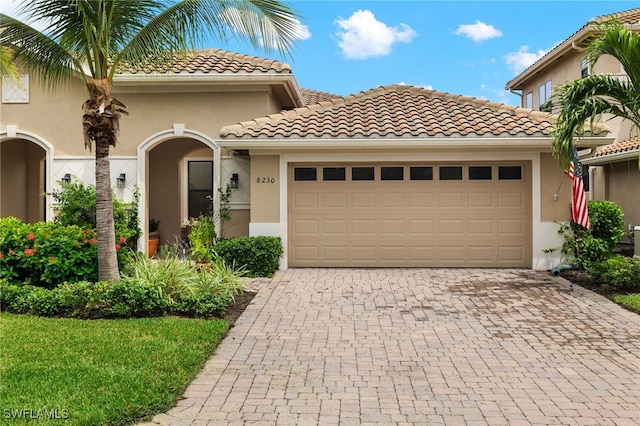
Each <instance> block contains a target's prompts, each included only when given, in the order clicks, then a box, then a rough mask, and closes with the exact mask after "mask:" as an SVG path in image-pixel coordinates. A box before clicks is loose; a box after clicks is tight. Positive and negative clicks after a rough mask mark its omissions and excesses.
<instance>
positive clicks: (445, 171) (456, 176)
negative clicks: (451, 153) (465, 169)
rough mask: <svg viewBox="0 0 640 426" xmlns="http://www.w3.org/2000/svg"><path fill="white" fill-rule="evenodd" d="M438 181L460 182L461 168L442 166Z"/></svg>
mask: <svg viewBox="0 0 640 426" xmlns="http://www.w3.org/2000/svg"><path fill="white" fill-rule="evenodd" d="M439 172H440V180H462V167H460V166H442V167H440V170H439Z"/></svg>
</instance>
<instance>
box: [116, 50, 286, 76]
mask: <svg viewBox="0 0 640 426" xmlns="http://www.w3.org/2000/svg"><path fill="white" fill-rule="evenodd" d="M241 72H242V73H274V72H275V73H286V74H290V73H291V67H290V66H289V65H288V64H286V63H283V62H278V61H274V60H271V59H264V58H258V57H255V56H249V55H243V54H240V53H233V52H227V51H225V50H221V49H208V50H198V51H194V52H190V53H189V54H187V56H186V57H185V58H176V59H175V60H174V61H173V63H171V64H168V65H161V66H159V65H158V64H157V63H154V61H153V60H149V61H148V62H147V63H146V64H142V65H139V66H136V67H131V66H127V65H126V64H124V65H122V66H121V67H120V68H119V69H118V70H117V73H118V74H124V73H129V74H151V73H160V74H195V73H201V74H222V73H241Z"/></svg>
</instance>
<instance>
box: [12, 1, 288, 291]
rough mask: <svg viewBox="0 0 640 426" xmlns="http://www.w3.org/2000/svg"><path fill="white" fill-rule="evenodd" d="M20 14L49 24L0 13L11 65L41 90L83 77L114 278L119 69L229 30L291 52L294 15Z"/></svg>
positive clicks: (154, 5)
mask: <svg viewBox="0 0 640 426" xmlns="http://www.w3.org/2000/svg"><path fill="white" fill-rule="evenodd" d="M20 12H21V13H22V14H23V15H24V16H29V17H30V18H32V19H35V20H43V21H45V22H47V23H48V29H47V30H46V31H44V32H40V31H38V30H36V29H34V28H33V27H31V26H29V25H27V24H25V23H23V22H21V21H19V20H17V19H14V18H11V17H9V16H6V15H4V14H0V47H1V48H2V51H5V49H10V50H11V51H12V52H13V56H12V61H14V63H19V64H20V66H21V67H22V68H23V69H24V70H26V71H27V72H35V73H36V74H37V75H38V76H39V77H40V78H41V80H42V82H43V84H44V85H45V86H48V87H49V88H51V89H54V88H56V87H58V86H60V85H61V84H62V83H63V82H67V81H69V80H72V79H81V80H82V81H83V82H84V84H85V86H86V88H87V91H88V95H89V96H88V97H89V99H88V100H87V101H86V102H85V103H84V105H83V115H82V126H83V133H84V144H85V147H86V148H88V149H90V150H91V149H92V147H93V146H94V145H95V158H96V168H95V170H96V172H95V173H96V209H97V217H96V222H97V237H98V276H99V279H100V280H117V279H118V278H119V271H118V263H117V257H116V250H115V234H114V224H113V204H112V193H111V191H112V190H111V183H110V170H109V151H110V147H112V146H116V143H117V141H118V129H119V119H120V116H121V115H122V114H128V111H127V107H126V106H125V105H124V104H123V103H122V102H120V101H118V100H117V99H115V98H114V97H113V96H112V95H111V88H112V86H113V76H114V74H115V72H116V70H117V69H118V67H119V66H121V65H123V64H125V63H126V64H127V65H129V66H135V65H137V64H141V63H145V62H146V61H149V59H150V58H153V61H154V63H155V64H158V65H160V66H161V65H163V63H164V64H169V63H171V61H173V60H175V59H176V58H180V57H184V56H185V55H186V54H187V52H188V50H189V49H191V48H194V47H196V46H199V45H201V44H202V42H203V41H204V39H205V36H206V35H213V36H217V37H218V38H219V39H220V40H221V41H224V39H225V37H226V35H227V32H231V33H232V34H234V35H236V36H238V37H239V38H240V39H242V40H245V41H249V42H250V43H251V44H252V45H253V46H254V47H260V46H261V47H263V48H264V49H265V51H267V52H270V51H273V50H279V51H280V52H282V53H284V54H288V53H289V52H290V49H291V48H292V46H293V42H294V38H295V36H296V35H297V34H298V31H299V28H300V27H299V21H298V20H297V19H296V16H297V15H296V13H295V12H294V11H293V10H292V9H291V8H290V7H289V6H287V5H285V4H283V3H281V2H280V1H279V0H180V1H175V0H135V1H132V0H23V2H22V3H21V7H20Z"/></svg>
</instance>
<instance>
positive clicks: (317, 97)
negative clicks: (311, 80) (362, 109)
mask: <svg viewBox="0 0 640 426" xmlns="http://www.w3.org/2000/svg"><path fill="white" fill-rule="evenodd" d="M300 92H302V97H303V98H304V103H305V105H309V104H317V103H319V102H322V101H327V100H330V99H333V98H337V97H339V96H338V95H334V94H333V93H327V92H319V91H317V90H311V89H300Z"/></svg>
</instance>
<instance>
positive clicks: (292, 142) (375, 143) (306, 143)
mask: <svg viewBox="0 0 640 426" xmlns="http://www.w3.org/2000/svg"><path fill="white" fill-rule="evenodd" d="M217 143H218V145H220V146H221V147H223V148H230V149H300V150H306V149H352V148H367V149H390V148H391V149H411V148H436V149H442V148H452V149H456V148H470V147H475V148H487V149H491V148H504V149H523V148H524V149H545V150H546V149H550V138H548V137H543V136H540V137H505V138H482V137H473V138H471V137H437V138H375V137H368V138H366V137H363V138H225V139H219V140H218V141H217Z"/></svg>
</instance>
